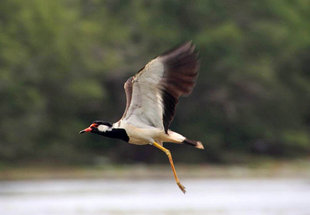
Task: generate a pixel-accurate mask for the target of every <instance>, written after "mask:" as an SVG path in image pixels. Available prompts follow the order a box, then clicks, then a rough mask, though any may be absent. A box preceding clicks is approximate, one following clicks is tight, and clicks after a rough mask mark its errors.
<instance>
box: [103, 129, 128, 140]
mask: <svg viewBox="0 0 310 215" xmlns="http://www.w3.org/2000/svg"><path fill="white" fill-rule="evenodd" d="M103 136H106V137H110V138H115V139H121V140H124V141H125V142H128V141H129V137H128V135H127V132H126V130H125V129H123V128H113V129H112V130H111V131H108V132H105V133H103Z"/></svg>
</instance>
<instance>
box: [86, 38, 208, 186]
mask: <svg viewBox="0 0 310 215" xmlns="http://www.w3.org/2000/svg"><path fill="white" fill-rule="evenodd" d="M197 70H198V59H197V53H196V52H195V47H194V46H193V45H192V43H191V42H188V43H185V44H183V45H181V46H179V47H177V48H175V49H173V50H171V51H168V52H166V53H165V54H163V55H160V56H158V57H157V58H155V59H153V60H151V61H150V62H149V63H148V64H146V65H145V66H144V67H143V68H142V69H141V70H140V71H139V72H138V73H137V74H136V75H134V76H132V77H130V78H129V79H128V80H127V81H126V82H125V84H124V89H125V93H126V99H127V103H126V109H125V112H124V114H123V116H122V117H121V119H120V120H119V121H118V122H116V123H113V124H110V123H107V122H103V121H95V122H94V123H92V124H91V126H89V127H88V128H86V129H84V130H83V131H81V133H84V132H92V133H96V134H100V135H103V136H107V137H111V138H118V139H122V140H124V141H126V142H128V143H131V144H136V145H147V144H150V145H154V146H155V147H157V148H159V149H160V150H162V151H164V152H165V153H166V154H167V156H168V158H169V161H170V164H171V167H172V170H173V173H174V176H175V179H176V181H177V184H178V185H179V187H180V189H181V190H182V191H183V192H185V188H184V186H183V185H181V184H180V182H179V179H178V177H177V175H176V172H175V169H174V165H173V161H172V157H171V153H170V151H169V150H168V149H166V148H164V147H163V146H162V143H163V142H172V143H186V144H189V145H192V146H195V147H196V148H199V149H203V145H202V144H201V142H199V141H194V140H189V139H187V138H186V137H184V136H183V135H181V134H178V133H176V132H174V131H171V130H169V125H170V123H171V121H172V119H173V117H174V113H175V106H176V104H177V102H178V99H179V97H180V96H182V95H186V94H190V93H191V91H192V89H193V87H194V84H195V79H196V76H197Z"/></svg>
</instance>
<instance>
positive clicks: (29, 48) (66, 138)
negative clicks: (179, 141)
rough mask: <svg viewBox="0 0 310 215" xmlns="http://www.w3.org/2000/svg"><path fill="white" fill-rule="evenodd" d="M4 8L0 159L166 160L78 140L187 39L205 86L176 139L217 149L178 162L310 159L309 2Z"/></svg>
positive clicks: (83, 2) (115, 112)
mask: <svg viewBox="0 0 310 215" xmlns="http://www.w3.org/2000/svg"><path fill="white" fill-rule="evenodd" d="M0 10H1V13H0V119H1V121H0V138H1V139H0V161H3V162H11V163H14V162H22V161H25V162H34V161H38V162H49V161H53V162H96V160H98V159H97V158H100V157H102V155H104V156H106V157H109V158H110V159H111V160H112V161H126V162H129V161H133V160H135V161H140V160H146V161H148V162H153V161H158V160H160V159H158V158H159V157H160V153H157V151H156V150H153V151H152V150H151V149H149V148H146V149H142V147H128V146H127V145H126V144H124V143H120V142H117V141H110V140H107V139H102V138H100V137H91V136H79V135H78V131H79V130H80V129H82V128H84V127H86V126H87V125H88V124H89V123H90V122H91V121H92V120H94V119H100V118H101V119H105V120H107V121H113V120H117V119H118V117H119V116H120V115H121V114H122V111H123V108H124V106H125V101H124V94H123V89H122V82H123V81H124V80H126V78H127V77H128V76H130V75H132V74H134V73H135V72H136V71H137V70H138V69H139V68H141V67H142V66H143V65H144V64H145V63H146V62H147V61H148V60H150V59H151V58H152V57H154V56H156V55H157V54H159V53H160V52H163V51H166V49H170V48H171V47H172V46H174V45H176V44H178V43H180V42H184V41H187V40H193V41H194V43H195V44H196V45H197V47H198V49H199V50H200V56H201V69H200V76H199V79H198V83H197V86H196V89H195V91H194V92H193V94H192V96H191V97H190V98H189V99H183V100H182V101H180V105H179V107H178V110H177V116H176V119H175V121H174V123H173V124H172V129H173V130H176V131H179V132H180V133H182V134H184V135H186V136H188V137H189V138H193V139H195V138H197V139H201V140H202V142H204V143H205V144H206V149H207V150H206V151H205V152H201V151H200V152H193V156H189V154H190V153H188V152H187V150H191V149H190V148H187V147H179V146H175V147H174V148H173V150H174V151H175V155H176V157H178V159H179V160H183V161H184V162H198V161H207V160H209V161H214V162H229V161H233V160H234V159H235V161H239V160H240V159H238V158H233V157H234V156H232V155H233V154H234V153H236V154H240V153H241V154H250V155H253V154H258V155H270V156H276V157H277V156H278V157H279V156H286V157H289V156H299V155H306V154H307V153H308V152H309V151H310V136H309V133H310V132H309V127H310V111H309V110H310V75H309V71H310V67H309V61H310V57H309V56H310V28H309V27H308V26H309V23H310V15H309V11H310V4H309V2H308V1H307V0H298V1H287V0H279V1H267V0H262V1H245V2H242V3H241V2H240V1H235V0H229V1H228V0H217V1H215V0H207V1H205V0H195V1H185V0H184V1H183V0H182V1H175V0H168V1H167V0H165V1H161V0H158V1H140V0H138V1H120V0H116V1H108V0H106V1H98V0H92V1H88V0H79V1H71V0H65V1H62V0H46V1H41V0H29V1H22V0H2V1H0ZM197 109H199V110H200V111H197ZM192 151H194V149H193V150H192ZM191 153H192V152H191ZM236 157H237V156H236Z"/></svg>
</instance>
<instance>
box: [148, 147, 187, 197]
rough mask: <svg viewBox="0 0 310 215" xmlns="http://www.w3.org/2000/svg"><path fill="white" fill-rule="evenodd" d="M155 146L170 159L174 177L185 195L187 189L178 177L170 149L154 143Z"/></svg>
mask: <svg viewBox="0 0 310 215" xmlns="http://www.w3.org/2000/svg"><path fill="white" fill-rule="evenodd" d="M153 145H154V146H155V147H156V148H159V149H160V150H162V151H163V152H165V153H166V155H167V156H168V158H169V162H170V165H171V168H172V171H173V175H174V178H175V181H176V182H177V185H178V186H179V188H180V189H181V190H182V192H183V193H185V192H186V191H185V187H184V186H183V185H182V184H181V183H180V180H179V178H178V176H177V173H176V171H175V168H174V164H173V160H172V156H171V153H170V151H169V149H166V148H165V147H163V146H161V145H159V144H158V143H156V142H154V143H153Z"/></svg>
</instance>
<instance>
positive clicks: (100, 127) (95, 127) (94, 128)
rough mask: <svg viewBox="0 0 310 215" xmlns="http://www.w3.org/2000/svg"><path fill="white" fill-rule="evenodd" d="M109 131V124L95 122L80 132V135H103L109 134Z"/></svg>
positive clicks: (110, 127) (110, 128) (110, 125)
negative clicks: (88, 133)
mask: <svg viewBox="0 0 310 215" xmlns="http://www.w3.org/2000/svg"><path fill="white" fill-rule="evenodd" d="M111 130H112V124H111V123H109V122H104V121H100V120H96V121H94V122H93V123H92V124H91V125H90V126H89V127H88V128H85V129H84V130H82V131H80V134H83V133H85V132H91V133H95V134H100V135H104V134H105V133H106V132H109V131H111Z"/></svg>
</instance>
